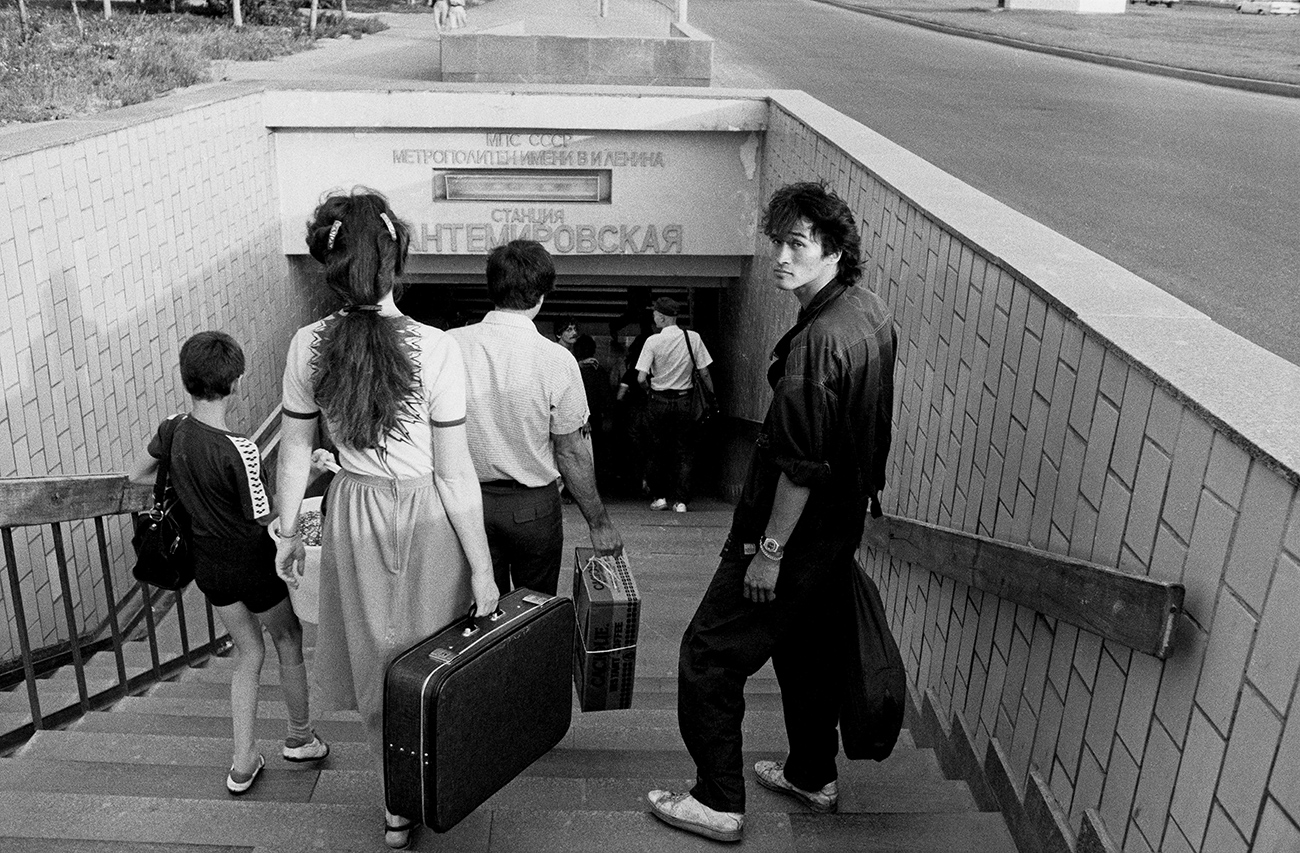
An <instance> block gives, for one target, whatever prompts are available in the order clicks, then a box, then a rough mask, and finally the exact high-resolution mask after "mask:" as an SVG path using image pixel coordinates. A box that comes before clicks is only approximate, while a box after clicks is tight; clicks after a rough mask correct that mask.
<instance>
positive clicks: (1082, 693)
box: [1056, 672, 1092, 781]
mask: <svg viewBox="0 0 1300 853" xmlns="http://www.w3.org/2000/svg"><path fill="white" fill-rule="evenodd" d="M1091 704H1092V691H1091V690H1089V689H1088V686H1087V685H1086V684H1084V682H1083V679H1082V678H1080V677H1079V674H1078V673H1077V672H1075V673H1072V674H1071V676H1070V689H1069V691H1068V692H1067V693H1066V694H1065V710H1064V712H1063V713H1062V714H1061V733H1060V735H1059V736H1058V737H1057V740H1056V760H1057V761H1058V762H1060V763H1061V765H1062V767H1064V768H1065V771H1066V772H1067V773H1068V774H1069V776H1070V780H1071V781H1074V780H1075V778H1076V777H1075V773H1076V772H1077V771H1078V767H1079V752H1080V750H1082V749H1083V737H1084V733H1085V731H1086V730H1087V727H1088V713H1089V709H1090V707H1091Z"/></svg>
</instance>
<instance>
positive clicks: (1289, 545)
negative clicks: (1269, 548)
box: [1282, 495, 1300, 559]
mask: <svg viewBox="0 0 1300 853" xmlns="http://www.w3.org/2000/svg"><path fill="white" fill-rule="evenodd" d="M1282 545H1283V547H1284V548H1286V550H1287V553H1289V554H1290V555H1291V556H1293V557H1295V558H1297V559H1300V495H1297V496H1296V498H1295V500H1293V501H1292V502H1291V523H1290V524H1288V525H1287V528H1286V539H1285V540H1284V541H1283V543H1282Z"/></svg>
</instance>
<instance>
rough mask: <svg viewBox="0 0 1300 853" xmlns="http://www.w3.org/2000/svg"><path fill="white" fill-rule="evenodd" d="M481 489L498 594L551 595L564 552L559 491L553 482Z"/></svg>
mask: <svg viewBox="0 0 1300 853" xmlns="http://www.w3.org/2000/svg"><path fill="white" fill-rule="evenodd" d="M480 486H481V488H482V491H483V527H484V528H485V529H486V530H487V540H488V549H489V550H490V551H491V553H492V573H493V575H494V576H495V578H496V582H497V589H498V590H500V592H501V594H502V595H505V594H506V593H508V592H510V590H511V589H512V588H513V589H519V588H526V589H532V590H536V591H537V592H544V593H546V594H547V595H555V591H556V589H557V588H558V586H559V583H560V560H561V558H562V556H563V551H564V516H563V508H562V506H561V504H560V490H559V489H558V488H556V486H555V484H554V483H552V484H551V485H548V486H537V487H536V488H529V487H526V486H520V485H519V484H517V483H512V484H494V483H481V484H480ZM512 583H513V586H512V585H511V584H512Z"/></svg>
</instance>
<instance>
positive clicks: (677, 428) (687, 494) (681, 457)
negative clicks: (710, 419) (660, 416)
mask: <svg viewBox="0 0 1300 853" xmlns="http://www.w3.org/2000/svg"><path fill="white" fill-rule="evenodd" d="M674 409H675V412H674V414H675V417H674V419H673V438H674V441H673V460H672V461H673V471H674V476H673V481H672V485H671V487H670V488H669V493H670V496H669V498H668V500H669V502H671V503H677V502H678V501H680V502H681V503H690V500H691V497H692V492H691V485H692V483H691V469H692V467H693V466H694V464H695V439H696V435H697V433H698V432H699V428H698V427H697V426H696V424H695V419H694V418H693V417H691V398H690V397H683V398H682V399H681V400H678V401H676V403H675V404H674Z"/></svg>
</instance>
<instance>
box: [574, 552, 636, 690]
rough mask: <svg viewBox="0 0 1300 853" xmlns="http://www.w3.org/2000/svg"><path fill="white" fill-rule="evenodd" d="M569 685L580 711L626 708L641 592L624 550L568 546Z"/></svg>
mask: <svg viewBox="0 0 1300 853" xmlns="http://www.w3.org/2000/svg"><path fill="white" fill-rule="evenodd" d="M573 604H574V616H575V617H576V618H577V620H578V630H577V632H576V633H575V634H574V638H573V684H574V687H576V688H577V690H578V700H579V705H580V707H581V708H582V710H583V711H612V710H617V709H621V708H630V707H632V688H633V683H634V681H635V676H636V638H637V630H638V628H639V627H640V621H641V595H640V594H639V593H638V592H637V588H636V579H635V578H633V577H632V570H631V569H630V568H629V567H628V563H627V556H626V555H625V554H618V555H617V556H614V555H601V556H599V557H598V556H596V552H595V550H594V549H592V548H576V549H574V565H573Z"/></svg>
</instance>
